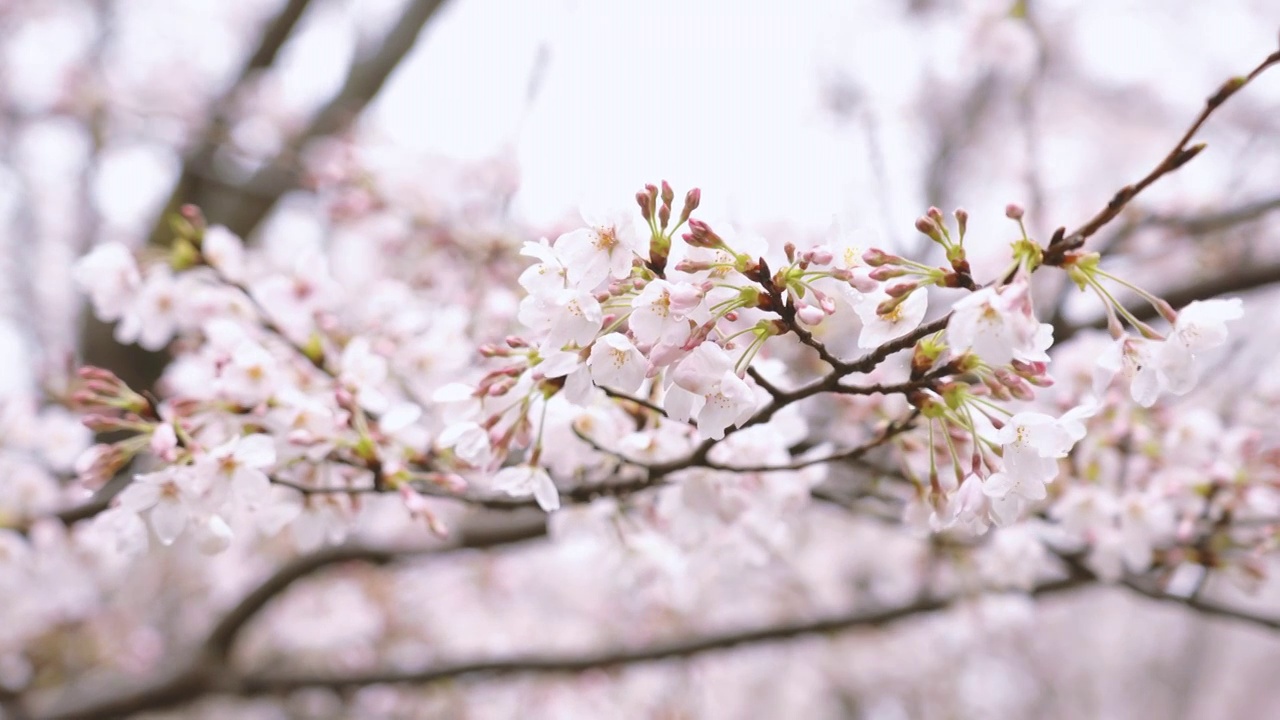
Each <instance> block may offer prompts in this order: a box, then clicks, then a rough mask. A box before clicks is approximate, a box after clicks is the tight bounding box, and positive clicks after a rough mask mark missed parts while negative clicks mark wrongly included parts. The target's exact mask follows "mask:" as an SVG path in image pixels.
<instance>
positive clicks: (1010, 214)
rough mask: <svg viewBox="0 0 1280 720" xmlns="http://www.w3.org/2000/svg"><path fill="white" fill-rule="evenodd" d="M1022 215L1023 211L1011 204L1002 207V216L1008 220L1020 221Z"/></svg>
mask: <svg viewBox="0 0 1280 720" xmlns="http://www.w3.org/2000/svg"><path fill="white" fill-rule="evenodd" d="M1023 214H1024V211H1023V209H1022V208H1021V207H1019V206H1017V205H1014V204H1013V203H1009V204H1008V205H1005V206H1004V216H1005V217H1007V218H1009V219H1010V220H1021V219H1022V216H1023Z"/></svg>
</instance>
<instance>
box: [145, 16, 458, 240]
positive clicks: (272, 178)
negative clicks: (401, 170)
mask: <svg viewBox="0 0 1280 720" xmlns="http://www.w3.org/2000/svg"><path fill="white" fill-rule="evenodd" d="M443 4H444V0H412V1H411V2H410V3H409V4H408V6H407V7H406V8H405V9H404V12H403V13H402V14H401V15H400V17H399V18H398V19H397V20H396V22H395V24H394V25H393V26H392V28H391V30H390V31H389V32H388V33H387V34H386V36H385V37H383V39H382V41H381V42H380V43H378V46H377V48H378V49H377V51H376V52H374V53H372V54H371V55H369V56H368V57H365V58H363V59H361V60H359V61H357V62H356V63H355V64H353V65H352V66H351V70H350V71H349V72H348V73H347V77H346V79H345V80H344V81H343V84H342V88H341V89H339V90H338V93H337V94H336V95H334V96H333V97H332V98H330V100H329V101H328V102H327V103H325V105H324V106H323V107H322V108H320V110H319V111H318V112H317V113H316V114H315V115H314V116H313V117H312V118H311V121H310V122H309V123H308V124H307V126H306V128H304V129H303V130H302V132H300V133H299V134H298V135H297V136H296V137H294V138H293V139H292V140H291V141H290V142H289V144H288V145H287V146H286V147H285V148H284V149H283V150H281V152H280V153H279V154H277V155H276V157H275V158H274V159H272V160H271V161H270V162H269V163H267V164H266V166H265V167H263V168H262V169H261V170H259V171H258V172H257V173H255V174H254V175H253V177H252V178H250V179H249V181H248V182H246V183H244V184H243V185H229V184H222V183H218V184H215V185H212V186H210V188H209V191H208V192H207V193H205V194H204V195H202V196H188V197H187V198H186V199H185V200H184V201H183V202H192V203H194V204H196V205H199V206H200V207H201V208H202V209H203V210H204V212H205V216H206V217H207V218H208V219H209V221H210V222H211V223H219V224H222V225H226V226H227V228H229V229H230V230H231V231H232V232H234V233H235V234H237V235H239V236H241V237H246V236H248V235H249V234H251V233H252V232H253V230H254V229H255V228H257V226H258V224H259V223H261V222H262V220H263V219H264V218H265V217H266V216H267V214H268V213H269V212H270V211H271V209H272V208H273V207H275V204H276V202H277V201H279V199H280V198H281V197H282V196H283V195H284V194H285V193H286V192H288V191H289V190H292V189H293V188H295V187H297V181H298V170H299V163H298V155H299V153H300V152H301V151H302V150H303V148H304V147H305V146H306V144H307V143H309V142H311V141H312V140H315V139H317V138H321V137H324V136H328V135H333V134H334V133H337V132H339V131H341V130H342V129H343V128H345V127H347V126H348V125H349V124H350V123H351V121H352V120H354V119H355V118H356V117H357V116H358V115H359V114H360V113H361V112H362V111H363V110H364V108H365V106H366V105H368V104H369V102H370V101H371V100H372V99H373V98H374V97H375V96H376V95H377V94H378V91H380V90H381V89H382V86H383V85H384V84H385V83H386V81H387V78H389V77H390V76H391V73H392V71H393V70H395V69H396V67H398V66H399V65H400V62H401V61H402V60H404V58H405V56H406V55H408V54H409V51H410V50H412V49H413V46H414V44H415V43H416V42H417V40H418V35H419V34H420V33H421V32H422V29H423V28H424V27H425V26H426V24H427V21H429V20H430V19H431V18H432V17H433V16H435V14H436V11H437V10H439V9H440V7H441V6H442V5H443ZM160 222H161V223H163V222H164V218H161V220H160ZM157 227H159V223H158V224H157Z"/></svg>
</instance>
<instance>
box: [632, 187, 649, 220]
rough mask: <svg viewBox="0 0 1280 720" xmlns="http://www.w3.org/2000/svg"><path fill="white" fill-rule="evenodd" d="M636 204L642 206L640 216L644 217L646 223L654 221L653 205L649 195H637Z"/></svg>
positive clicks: (639, 193) (640, 193)
mask: <svg viewBox="0 0 1280 720" xmlns="http://www.w3.org/2000/svg"><path fill="white" fill-rule="evenodd" d="M636 204H637V205H639V206H640V215H641V216H643V217H644V220H645V222H649V221H651V220H653V203H652V201H651V200H650V198H649V196H648V195H646V194H644V193H643V192H638V193H636Z"/></svg>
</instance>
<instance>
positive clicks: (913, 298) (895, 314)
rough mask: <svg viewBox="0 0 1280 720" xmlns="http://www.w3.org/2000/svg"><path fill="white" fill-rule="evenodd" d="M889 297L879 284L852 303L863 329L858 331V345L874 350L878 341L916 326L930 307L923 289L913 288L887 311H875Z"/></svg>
mask: <svg viewBox="0 0 1280 720" xmlns="http://www.w3.org/2000/svg"><path fill="white" fill-rule="evenodd" d="M887 300H889V295H888V294H887V293H885V291H884V289H883V288H881V289H879V290H877V291H875V292H869V293H866V294H864V295H863V296H862V299H861V300H859V301H858V302H857V304H855V305H854V311H855V312H857V313H858V317H859V318H861V319H862V332H861V333H860V334H859V335H858V347H860V348H863V349H864V350H873V349H875V348H878V347H880V346H881V345H883V344H885V343H887V342H889V341H890V340H893V339H895V338H898V337H902V336H903V335H906V334H907V333H909V332H911V331H912V330H915V329H916V328H917V327H918V326H919V325H920V321H921V320H924V314H925V312H926V311H927V310H928V309H929V298H928V295H927V294H926V293H925V291H924V290H916V291H915V292H912V293H911V294H909V295H907V296H906V298H904V299H903V300H902V302H899V303H898V304H896V305H894V306H893V309H892V310H890V311H889V312H888V313H884V314H881V313H880V312H878V310H879V308H880V305H881V304H882V303H884V302H885V301H887Z"/></svg>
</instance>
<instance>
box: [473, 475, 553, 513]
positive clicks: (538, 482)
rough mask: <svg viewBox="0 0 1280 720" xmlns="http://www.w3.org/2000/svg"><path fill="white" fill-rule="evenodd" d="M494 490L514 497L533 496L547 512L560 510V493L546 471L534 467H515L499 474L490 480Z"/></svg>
mask: <svg viewBox="0 0 1280 720" xmlns="http://www.w3.org/2000/svg"><path fill="white" fill-rule="evenodd" d="M490 484H491V485H492V486H493V489H494V490H497V491H498V492H504V493H506V494H508V495H510V496H512V497H529V496H530V495H532V496H533V498H534V499H535V500H537V501H538V507H540V508H542V509H543V510H544V511H546V512H552V511H554V510H559V509H560V493H559V491H557V490H556V484H555V483H554V482H552V480H551V476H550V475H548V474H547V471H546V470H543V469H542V468H540V467H537V466H534V465H513V466H512V467H506V468H503V469H501V470H499V471H498V472H497V474H496V475H494V476H493V479H492V480H490Z"/></svg>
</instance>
